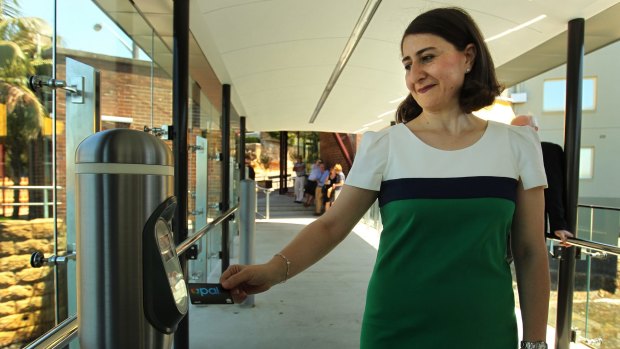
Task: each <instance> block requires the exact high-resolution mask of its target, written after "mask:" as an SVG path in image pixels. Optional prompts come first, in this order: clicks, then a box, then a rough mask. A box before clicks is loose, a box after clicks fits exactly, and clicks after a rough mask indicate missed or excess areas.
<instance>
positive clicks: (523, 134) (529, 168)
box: [510, 126, 547, 190]
mask: <svg viewBox="0 0 620 349" xmlns="http://www.w3.org/2000/svg"><path fill="white" fill-rule="evenodd" d="M510 129H511V131H513V132H512V134H511V136H512V140H511V142H512V151H513V154H514V155H515V159H516V168H517V171H518V173H519V178H520V179H521V182H523V189H525V190H528V189H532V188H535V187H540V186H543V187H545V188H546V187H547V176H546V175H545V166H544V163H543V156H542V149H541V146H540V139H539V138H538V134H537V133H536V131H535V130H534V129H533V128H531V127H529V126H511V127H510Z"/></svg>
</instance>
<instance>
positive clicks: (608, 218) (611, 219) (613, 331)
mask: <svg viewBox="0 0 620 349" xmlns="http://www.w3.org/2000/svg"><path fill="white" fill-rule="evenodd" d="M578 213H579V224H578V229H579V230H578V236H579V237H581V238H584V239H587V240H593V241H597V242H602V243H605V244H608V245H613V246H618V244H619V240H618V232H619V231H620V212H618V211H614V210H605V209H594V208H588V207H580V208H579V212H578ZM619 270H620V265H619V264H618V256H615V255H611V254H604V253H600V252H596V251H588V250H582V258H581V260H577V263H576V268H575V275H576V276H575V293H574V297H573V327H574V328H575V329H576V330H577V334H578V341H580V342H582V343H584V344H587V345H589V346H591V347H593V348H618V347H620V317H619V316H618V314H620V290H619V287H620V283H619V278H618V276H619V274H618V273H619Z"/></svg>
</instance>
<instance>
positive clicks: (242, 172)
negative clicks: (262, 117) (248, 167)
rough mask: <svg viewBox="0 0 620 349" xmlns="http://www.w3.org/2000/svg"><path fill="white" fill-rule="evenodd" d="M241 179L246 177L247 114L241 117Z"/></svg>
mask: <svg viewBox="0 0 620 349" xmlns="http://www.w3.org/2000/svg"><path fill="white" fill-rule="evenodd" d="M238 153H239V154H238V156H239V179H240V180H242V181H243V180H244V179H245V116H240V117H239V151H238Z"/></svg>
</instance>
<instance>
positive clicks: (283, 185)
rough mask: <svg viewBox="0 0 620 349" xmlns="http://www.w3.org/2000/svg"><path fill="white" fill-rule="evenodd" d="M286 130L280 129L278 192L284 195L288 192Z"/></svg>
mask: <svg viewBox="0 0 620 349" xmlns="http://www.w3.org/2000/svg"><path fill="white" fill-rule="evenodd" d="M287 154H288V132H286V131H280V189H279V190H278V192H279V193H280V194H281V195H284V194H286V193H287V192H288V182H287V179H288V178H287V177H288V176H287V175H288V173H287V172H288V170H287V166H286V165H287V161H288V156H287Z"/></svg>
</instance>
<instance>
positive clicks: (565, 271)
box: [555, 18, 585, 349]
mask: <svg viewBox="0 0 620 349" xmlns="http://www.w3.org/2000/svg"><path fill="white" fill-rule="evenodd" d="M584 23H585V21H584V19H583V18H577V19H573V20H571V21H569V22H568V53H567V61H566V115H565V121H564V156H565V158H566V170H565V171H566V173H565V175H566V184H565V188H564V192H565V194H566V195H565V200H566V205H565V206H566V221H567V223H568V227H569V230H570V231H572V232H575V233H576V232H577V204H578V202H577V200H578V194H579V152H580V146H581V94H582V90H581V85H582V79H583V44H584ZM575 235H576V234H575ZM574 284H575V247H570V248H563V249H562V256H561V258H560V268H559V271H558V309H557V322H556V334H555V338H556V339H555V348H556V349H569V347H570V339H571V320H572V314H573V289H574Z"/></svg>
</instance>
